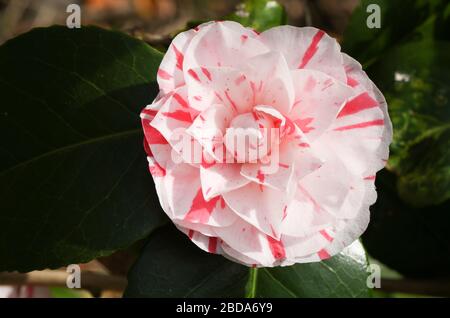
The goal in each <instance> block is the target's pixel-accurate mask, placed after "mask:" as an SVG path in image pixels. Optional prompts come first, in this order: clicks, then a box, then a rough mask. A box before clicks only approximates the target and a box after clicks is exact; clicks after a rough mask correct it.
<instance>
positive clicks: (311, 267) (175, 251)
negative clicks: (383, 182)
mask: <svg viewBox="0 0 450 318" xmlns="http://www.w3.org/2000/svg"><path fill="white" fill-rule="evenodd" d="M366 266H367V260H366V256H365V252H364V249H363V248H362V246H361V244H360V243H359V242H356V243H354V245H352V246H351V247H349V248H348V249H346V250H345V252H343V253H341V254H339V255H337V256H335V257H333V258H332V259H330V260H326V261H323V262H318V263H310V264H297V265H293V266H289V267H277V268H259V269H249V268H248V267H245V266H243V265H239V264H236V263H233V262H231V261H228V260H226V259H225V258H224V257H222V256H219V255H212V254H208V253H206V252H203V251H202V250H200V249H199V248H198V247H197V246H195V245H194V244H193V243H192V242H190V241H189V239H188V238H187V237H186V236H185V235H183V234H182V233H181V232H179V231H177V230H176V229H175V228H174V227H173V226H167V227H164V228H161V229H160V230H158V231H156V232H155V233H154V234H152V235H151V236H150V239H149V241H148V243H147V246H146V247H145V248H144V250H143V252H142V255H141V256H140V258H139V259H138V261H137V262H136V264H135V265H134V266H133V268H132V269H131V271H130V273H129V275H128V287H127V290H126V292H125V296H126V297H243V296H246V297H368V296H370V293H369V290H368V288H367V285H366V279H367V276H368V273H367V268H366ZM174 282H176V283H174Z"/></svg>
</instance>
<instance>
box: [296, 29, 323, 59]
mask: <svg viewBox="0 0 450 318" xmlns="http://www.w3.org/2000/svg"><path fill="white" fill-rule="evenodd" d="M324 35H325V32H323V31H322V30H319V31H318V32H317V33H316V35H314V37H313V39H312V41H311V44H310V45H309V47H308V49H307V50H306V52H305V55H303V58H302V61H301V63H300V65H299V67H298V68H305V66H306V65H307V64H308V63H309V61H311V59H312V58H313V57H314V55H315V54H316V52H317V50H318V49H319V46H318V45H319V42H320V40H322V38H323V36H324Z"/></svg>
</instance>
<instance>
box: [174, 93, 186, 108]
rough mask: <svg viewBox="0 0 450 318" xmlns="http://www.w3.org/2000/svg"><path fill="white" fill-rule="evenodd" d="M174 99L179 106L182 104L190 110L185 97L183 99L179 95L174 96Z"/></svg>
mask: <svg viewBox="0 0 450 318" xmlns="http://www.w3.org/2000/svg"><path fill="white" fill-rule="evenodd" d="M173 98H175V100H176V101H177V102H178V104H180V105H181V106H182V107H184V108H189V104H188V103H187V102H186V100H185V99H184V98H183V97H181V95H180V94H178V93H176V94H173Z"/></svg>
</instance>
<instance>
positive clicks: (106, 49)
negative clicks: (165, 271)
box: [0, 26, 165, 271]
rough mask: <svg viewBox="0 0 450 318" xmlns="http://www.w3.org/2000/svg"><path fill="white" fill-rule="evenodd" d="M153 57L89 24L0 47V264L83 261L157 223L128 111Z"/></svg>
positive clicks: (141, 98)
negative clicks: (80, 27)
mask: <svg viewBox="0 0 450 318" xmlns="http://www.w3.org/2000/svg"><path fill="white" fill-rule="evenodd" d="M161 59H162V54H161V53H159V52H158V51H156V50H154V49H152V48H151V47H150V46H148V45H147V44H145V43H144V42H142V41H139V40H136V39H133V38H131V37H129V36H127V35H125V34H121V33H118V32H111V31H106V30H102V29H99V28H95V27H83V28H82V29H68V28H66V27H62V26H58V27H51V28H43V29H35V30H33V31H31V32H29V33H27V34H24V35H22V36H19V37H17V38H15V39H13V40H11V41H9V42H7V43H5V44H4V45H2V46H1V47H0V96H1V103H0V145H1V146H0V270H18V271H30V270H35V269H42V268H46V267H50V268H55V267H60V266H62V265H67V264H73V263H82V262H86V261H89V260H91V259H93V258H96V257H98V256H103V255H108V254H111V253H112V252H114V251H115V250H117V249H119V248H123V247H126V246H128V245H130V244H132V243H133V242H135V241H137V240H139V239H142V238H143V237H145V236H147V235H148V234H149V233H150V232H151V231H152V230H153V229H154V228H156V227H158V226H159V225H161V223H163V222H164V221H165V218H164V216H163V215H164V214H163V213H162V212H161V210H160V206H159V200H158V199H157V196H156V193H155V190H154V185H153V183H152V180H151V178H150V177H149V175H148V164H147V162H146V156H145V153H144V151H143V147H142V140H143V133H142V129H141V125H140V119H139V111H140V109H141V108H142V107H144V106H145V105H146V104H148V103H149V102H151V101H152V99H153V98H154V97H155V96H156V93H157V83H156V72H157V69H158V66H159V63H160V62H161Z"/></svg>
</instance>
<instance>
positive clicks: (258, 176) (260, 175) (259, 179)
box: [256, 170, 266, 183]
mask: <svg viewBox="0 0 450 318" xmlns="http://www.w3.org/2000/svg"><path fill="white" fill-rule="evenodd" d="M256 178H257V179H258V181H259V182H260V183H264V179H265V178H266V175H265V174H264V173H262V172H261V170H258V172H257V174H256Z"/></svg>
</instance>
